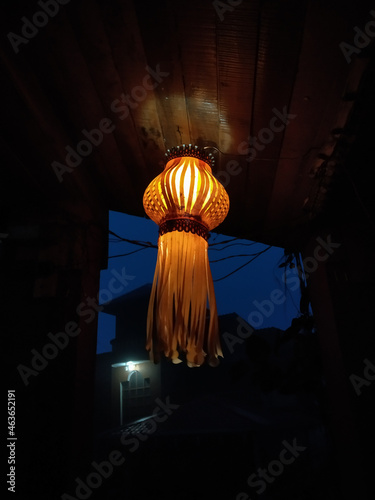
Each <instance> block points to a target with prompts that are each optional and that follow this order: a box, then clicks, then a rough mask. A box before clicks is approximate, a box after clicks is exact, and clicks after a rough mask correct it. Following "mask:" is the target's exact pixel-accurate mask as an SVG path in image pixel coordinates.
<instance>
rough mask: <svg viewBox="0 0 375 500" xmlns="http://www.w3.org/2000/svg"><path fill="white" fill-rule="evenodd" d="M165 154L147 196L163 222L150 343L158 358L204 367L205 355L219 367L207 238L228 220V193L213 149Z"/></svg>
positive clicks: (150, 210)
mask: <svg viewBox="0 0 375 500" xmlns="http://www.w3.org/2000/svg"><path fill="white" fill-rule="evenodd" d="M166 156H167V163H166V165H165V168H164V170H163V172H162V173H161V174H160V175H158V176H157V177H156V178H155V179H154V180H153V181H152V182H151V183H150V185H149V186H148V187H147V189H146V191H145V194H144V196H143V205H144V208H145V211H146V213H147V215H148V216H149V217H150V219H152V220H153V221H154V222H156V223H157V224H158V225H159V240H158V256H157V262H156V269H155V275H154V282H153V285H152V290H151V296H150V302H149V307H148V317H147V343H146V348H147V350H149V351H150V358H151V360H153V361H155V362H157V361H159V359H160V353H162V352H163V353H164V354H165V356H166V357H167V358H170V359H172V361H173V362H174V363H179V362H180V361H181V360H180V359H179V355H180V353H186V361H187V364H188V365H189V366H200V365H201V364H202V363H203V362H204V360H205V357H206V356H207V358H208V363H209V364H210V365H211V366H216V365H217V364H218V356H222V355H223V354H222V351H221V347H220V340H219V328H218V317H217V308H216V299H215V292H214V285H213V281H212V276H211V270H210V265H209V261H208V254H207V249H208V243H207V239H208V233H209V231H210V230H212V229H213V228H215V227H216V226H218V225H219V224H220V223H221V222H222V221H223V220H224V219H225V217H226V215H227V213H228V210H229V198H228V194H227V192H226V191H225V189H224V187H223V186H222V185H221V184H220V182H218V181H217V179H216V178H215V177H214V176H213V175H212V170H211V166H212V165H213V163H214V159H213V156H212V155H211V154H206V152H205V151H204V150H202V149H200V148H198V147H197V146H195V147H194V146H191V145H189V146H186V147H185V145H184V146H182V147H177V148H173V149H171V150H168V152H167V154H166ZM207 307H208V309H209V318H208V317H207Z"/></svg>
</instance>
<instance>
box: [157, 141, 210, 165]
mask: <svg viewBox="0 0 375 500" xmlns="http://www.w3.org/2000/svg"><path fill="white" fill-rule="evenodd" d="M165 156H166V159H167V162H168V161H169V160H173V159H174V158H181V157H182V156H190V157H192V158H198V159H199V160H202V161H204V162H206V163H207V164H208V165H209V166H210V167H211V168H213V167H214V166H215V158H214V155H213V154H212V153H206V151H205V150H204V148H201V147H199V146H193V145H192V144H183V145H182V146H176V147H173V148H171V149H168V150H167V152H166V153H165Z"/></svg>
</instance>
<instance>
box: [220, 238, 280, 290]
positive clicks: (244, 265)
mask: <svg viewBox="0 0 375 500" xmlns="http://www.w3.org/2000/svg"><path fill="white" fill-rule="evenodd" d="M270 248H272V245H270V246H269V247H267V248H265V249H264V250H262V251H261V252H259V253H258V254H257V255H256V256H255V257H253V258H252V259H250V260H249V261H247V262H245V264H242V266H240V267H237V269H235V270H234V271H232V272H230V273H228V274H226V275H225V276H222V277H221V278H217V279H216V280H214V282H215V283H216V282H218V281H221V280H224V279H225V278H228V277H229V276H232V274H234V273H236V272H238V271H240V270H241V269H243V268H244V267H246V266H247V265H249V264H250V263H251V262H253V261H254V260H255V259H257V258H258V257H260V256H261V255H262V254H263V253H265V252H267V251H268V250H269V249H270Z"/></svg>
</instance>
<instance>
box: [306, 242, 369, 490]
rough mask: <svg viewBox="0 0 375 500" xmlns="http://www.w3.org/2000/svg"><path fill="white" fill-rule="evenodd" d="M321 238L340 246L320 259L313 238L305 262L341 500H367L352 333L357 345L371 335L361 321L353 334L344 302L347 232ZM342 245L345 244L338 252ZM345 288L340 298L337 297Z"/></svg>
mask: <svg viewBox="0 0 375 500" xmlns="http://www.w3.org/2000/svg"><path fill="white" fill-rule="evenodd" d="M319 236H320V238H321V240H323V241H325V242H327V241H332V242H334V243H335V244H336V247H334V248H331V252H329V253H328V254H327V255H328V257H327V259H326V260H324V261H323V260H320V261H319V260H318V259H317V258H316V256H317V255H318V256H319V258H321V257H322V256H324V254H325V250H324V249H323V250H320V251H319V250H317V248H318V246H320V243H319V241H321V240H319V241H318V240H317V239H316V238H313V239H311V240H310V242H309V244H308V245H307V247H306V250H305V252H304V255H303V259H304V262H306V263H309V266H305V267H311V269H312V271H311V272H310V273H308V274H309V276H308V279H307V281H308V287H309V291H310V297H311V302H312V308H313V315H314V318H315V321H316V325H317V332H318V339H319V344H320V352H321V360H322V365H323V374H324V378H325V383H326V391H325V394H326V411H327V417H328V425H329V429H330V432H331V436H332V439H333V449H334V450H333V453H334V458H335V464H336V470H335V471H332V473H334V474H336V475H337V477H338V480H339V484H340V487H341V494H342V497H341V498H342V499H347V500H351V499H353V498H361V499H365V498H368V497H367V493H366V486H365V481H366V478H365V472H364V456H363V451H364V450H363V446H362V445H363V443H362V439H363V437H361V436H360V433H359V426H358V419H357V416H356V414H355V405H354V404H353V391H352V387H351V384H350V373H351V370H352V368H353V365H352V359H351V352H350V342H349V343H348V335H349V336H350V335H351V336H352V339H351V340H352V341H353V339H354V337H358V341H359V342H361V340H359V338H360V337H362V342H363V337H365V336H366V335H367V332H365V331H361V330H360V329H358V326H359V324H358V323H357V327H356V328H355V329H353V330H352V331H351V329H350V325H353V319H354V322H355V318H353V313H354V314H355V310H353V308H355V304H353V308H352V309H348V308H347V307H346V306H345V303H344V298H345V297H347V293H348V288H350V287H348V280H349V279H350V277H349V273H350V271H349V268H350V256H349V254H348V238H347V237H345V235H343V233H342V232H341V233H337V232H336V233H330V232H326V233H325V234H320V235H319ZM319 236H318V238H319ZM351 237H352V235H351ZM338 243H339V244H340V245H339V247H338V248H337V244H338ZM328 247H329V245H328ZM357 250H358V249H357ZM352 257H353V255H352ZM357 258H358V256H357ZM314 262H315V264H314V266H313V263H314ZM343 281H346V285H343ZM340 289H341V293H340V295H341V297H339V296H338V295H337V292H338V290H340ZM345 289H346V290H345ZM367 313H369V311H368V312H367ZM354 341H355V340H354Z"/></svg>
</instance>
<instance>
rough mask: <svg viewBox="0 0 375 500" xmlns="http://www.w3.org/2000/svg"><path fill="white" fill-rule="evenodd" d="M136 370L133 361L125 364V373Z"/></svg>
mask: <svg viewBox="0 0 375 500" xmlns="http://www.w3.org/2000/svg"><path fill="white" fill-rule="evenodd" d="M136 368H137V365H136V364H135V363H134V362H133V361H128V362H127V363H125V370H126V371H127V372H133V371H134V370H135V369H136Z"/></svg>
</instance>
